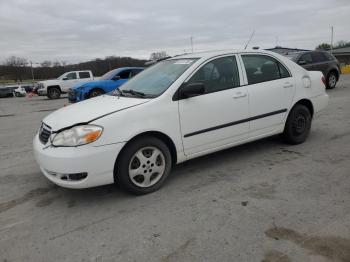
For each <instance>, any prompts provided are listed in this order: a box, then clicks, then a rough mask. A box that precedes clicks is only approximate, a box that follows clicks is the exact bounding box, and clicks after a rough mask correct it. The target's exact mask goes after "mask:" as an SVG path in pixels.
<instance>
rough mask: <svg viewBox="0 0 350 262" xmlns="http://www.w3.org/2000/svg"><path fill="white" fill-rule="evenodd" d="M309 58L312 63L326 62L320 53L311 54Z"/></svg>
mask: <svg viewBox="0 0 350 262" xmlns="http://www.w3.org/2000/svg"><path fill="white" fill-rule="evenodd" d="M311 57H312V61H313V62H314V63H322V62H325V61H327V60H328V59H327V58H326V56H325V55H324V54H323V53H322V52H313V53H312V54H311Z"/></svg>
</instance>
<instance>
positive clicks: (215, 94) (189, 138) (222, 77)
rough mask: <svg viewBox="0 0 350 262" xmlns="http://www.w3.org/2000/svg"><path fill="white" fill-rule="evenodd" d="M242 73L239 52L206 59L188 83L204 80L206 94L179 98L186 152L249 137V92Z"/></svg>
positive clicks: (215, 146)
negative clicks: (236, 54)
mask: <svg viewBox="0 0 350 262" xmlns="http://www.w3.org/2000/svg"><path fill="white" fill-rule="evenodd" d="M240 76H242V73H241V70H240V69H239V67H238V64H237V59H236V56H235V55H231V56H225V57H220V58H216V59H213V60H211V61H209V62H207V63H206V64H204V65H203V66H202V67H201V68H199V70H197V71H196V72H195V73H194V74H193V75H192V76H191V77H190V79H189V80H188V81H187V83H185V84H193V83H201V84H204V87H205V93H204V94H203V95H198V96H195V97H190V98H185V99H181V100H179V115H180V125H181V132H182V140H183V146H184V152H185V154H186V155H193V154H197V153H198V154H199V153H201V152H204V151H208V150H212V149H215V148H218V147H221V146H225V145H227V144H230V143H233V142H235V141H238V140H240V139H243V138H244V137H247V135H248V132H249V122H248V118H249V107H248V92H247V90H246V87H245V86H242V85H241V81H240V79H242V77H240ZM244 120H247V121H244Z"/></svg>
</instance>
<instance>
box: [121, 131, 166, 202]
mask: <svg viewBox="0 0 350 262" xmlns="http://www.w3.org/2000/svg"><path fill="white" fill-rule="evenodd" d="M171 166H172V160H171V154H170V151H169V148H168V147H167V146H166V145H165V143H164V142H163V141H161V140H159V139H158V138H155V137H149V136H147V137H146V136H145V137H140V138H138V139H136V140H134V141H132V142H131V143H130V144H128V145H127V146H126V148H125V149H124V150H123V151H122V152H121V156H120V158H119V159H118V161H117V163H116V166H115V178H116V180H117V183H120V184H121V186H122V187H123V188H124V189H126V190H127V191H129V192H131V193H133V194H137V195H142V194H148V193H151V192H154V191H156V190H158V189H159V188H160V187H161V186H162V184H163V183H164V181H165V180H166V178H167V176H168V175H169V173H170V171H171Z"/></svg>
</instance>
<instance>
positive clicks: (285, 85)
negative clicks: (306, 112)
mask: <svg viewBox="0 0 350 262" xmlns="http://www.w3.org/2000/svg"><path fill="white" fill-rule="evenodd" d="M293 86H294V85H293V84H290V83H285V84H284V86H283V88H291V87H293Z"/></svg>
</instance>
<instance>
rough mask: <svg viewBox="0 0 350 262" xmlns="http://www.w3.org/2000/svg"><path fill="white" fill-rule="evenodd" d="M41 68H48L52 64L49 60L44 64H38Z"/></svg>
mask: <svg viewBox="0 0 350 262" xmlns="http://www.w3.org/2000/svg"><path fill="white" fill-rule="evenodd" d="M40 65H41V66H42V67H50V66H51V65H52V62H51V61H49V60H45V61H44V62H42V63H40Z"/></svg>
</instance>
